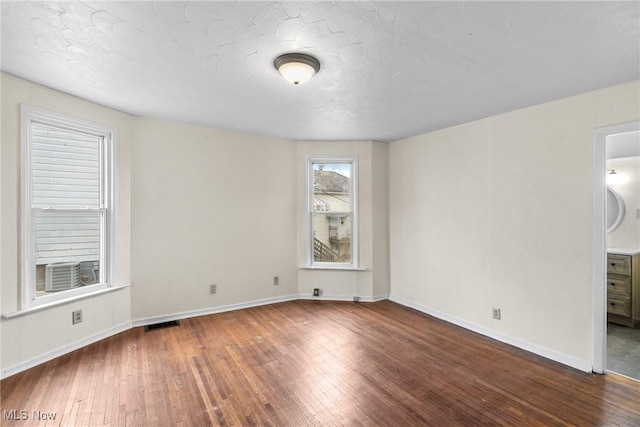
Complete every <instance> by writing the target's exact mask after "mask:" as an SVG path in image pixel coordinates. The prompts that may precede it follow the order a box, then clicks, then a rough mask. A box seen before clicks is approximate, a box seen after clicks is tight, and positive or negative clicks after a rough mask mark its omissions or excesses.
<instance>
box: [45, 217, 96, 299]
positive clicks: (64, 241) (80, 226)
mask: <svg viewBox="0 0 640 427" xmlns="http://www.w3.org/2000/svg"><path fill="white" fill-rule="evenodd" d="M102 215H103V213H102V212H100V211H88V212H87V211H69V212H66V211H65V212H61V211H50V210H45V211H40V210H38V211H36V215H35V220H36V224H35V233H36V248H35V250H36V262H35V264H36V265H35V268H36V294H37V295H42V294H44V293H47V292H58V291H61V290H66V289H72V288H75V287H79V286H85V285H91V284H94V283H99V282H100V247H101V242H100V236H101V234H102V233H101V223H102V218H101V216H102Z"/></svg>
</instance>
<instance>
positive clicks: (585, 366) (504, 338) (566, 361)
mask: <svg viewBox="0 0 640 427" xmlns="http://www.w3.org/2000/svg"><path fill="white" fill-rule="evenodd" d="M389 300H390V301H393V302H395V303H398V304H400V305H404V306H405V307H409V308H413V309H415V310H418V311H420V312H422V313H425V314H428V315H430V316H433V317H436V318H438V319H441V320H444V321H446V322H449V323H453V324H454V325H458V326H461V327H463V328H465V329H468V330H470V331H473V332H477V333H479V334H481V335H484V336H486V337H489V338H493V339H494V340H497V341H500V342H503V343H505V344H509V345H512V346H514V347H518V348H521V349H523V350H526V351H529V352H531V353H534V354H537V355H539V356H542V357H545V358H547V359H550V360H553V361H555V362H558V363H561V364H563V365H567V366H570V367H572V368H575V369H578V370H580V371H584V372H591V371H592V370H593V366H592V364H591V363H589V362H588V361H586V360H582V359H577V358H575V357H573V356H569V355H566V354H564V353H560V352H557V351H555V350H551V349H549V348H546V347H543V346H540V345H537V344H533V343H530V342H528V341H525V340H521V339H518V338H514V337H511V336H509V335H506V334H503V333H500V332H497V331H494V330H493V329H489V328H485V327H484V326H480V325H476V324H475V323H471V322H468V321H466V320H463V319H459V318H457V317H454V316H450V315H448V314H445V313H441V312H438V311H436V310H432V309H430V308H428V307H425V306H423V305H421V304H417V303H414V302H412V301H409V300H407V299H404V298H401V297H398V296H395V295H391V296H389Z"/></svg>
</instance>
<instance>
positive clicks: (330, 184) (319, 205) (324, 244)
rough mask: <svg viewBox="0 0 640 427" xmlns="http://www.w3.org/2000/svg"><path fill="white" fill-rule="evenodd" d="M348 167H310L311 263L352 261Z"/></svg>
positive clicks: (336, 165) (349, 167)
mask: <svg viewBox="0 0 640 427" xmlns="http://www.w3.org/2000/svg"><path fill="white" fill-rule="evenodd" d="M350 170H351V165H349V164H335V165H334V164H314V165H313V238H314V239H313V240H314V242H313V259H314V262H351V228H352V227H351V215H352V212H351V179H350V178H349V175H350Z"/></svg>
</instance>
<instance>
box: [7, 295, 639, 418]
mask: <svg viewBox="0 0 640 427" xmlns="http://www.w3.org/2000/svg"><path fill="white" fill-rule="evenodd" d="M0 386H1V396H2V404H1V406H2V410H3V417H2V421H1V422H0V423H1V424H2V425H3V426H28V425H46V426H57V425H64V426H66V425H71V426H103V425H107V426H149V427H151V426H169V425H171V426H173V425H179V426H208V425H222V426H231V425H233V426H253V425H272V426H309V425H317V426H339V425H348V426H416V425H433V426H470V425H473V426H476V425H506V426H542V425H545V426H567V425H575V426H589V425H601V426H614V425H615V426H638V425H640V383H639V382H635V381H632V380H630V379H627V378H624V377H621V376H617V375H614V374H610V375H606V376H601V375H591V374H586V373H582V372H578V371H575V370H573V369H570V368H567V367H564V366H562V365H559V364H556V363H554V362H551V361H548V360H546V359H543V358H540V357H537V356H533V355H531V354H530V353H527V352H524V351H522V350H518V349H515V348H513V347H510V346H507V345H504V344H501V343H498V342H495V341H493V340H491V339H488V338H485V337H482V336H480V335H477V334H474V333H472V332H469V331H466V330H464V329H461V328H458V327H455V326H452V325H450V324H447V323H445V322H442V321H439V320H436V319H433V318H431V317H428V316H425V315H423V314H421V313H418V312H416V311H413V310H411V309H407V308H405V307H402V306H400V305H397V304H394V303H392V302H389V301H383V302H379V303H348V302H321V301H293V302H287V303H280V304H274V305H269V306H263V307H257V308H252V309H247V310H240V311H234V312H229V313H222V314H216V315H210V316H203V317H197V318H193V319H186V320H182V321H181V325H180V326H178V327H173V328H168V329H158V330H154V331H149V332H145V331H144V328H135V329H132V330H130V331H127V332H124V333H121V334H118V335H116V336H114V337H111V338H108V339H105V340H103V341H100V342H98V343H96V344H94V345H90V346H88V347H85V348H83V349H81V350H78V351H76V352H73V353H71V354H68V355H65V356H63V357H60V358H58V359H55V360H53V361H51V362H48V363H45V364H43V365H40V366H38V367H35V368H33V369H30V370H28V371H25V372H22V373H19V374H16V375H14V376H12V377H9V378H7V379H5V380H3V381H2V383H1V384H0ZM11 410H15V411H16V412H13V413H11V412H7V411H11ZM21 411H25V412H21ZM34 411H41V412H42V413H51V414H55V419H54V420H48V421H38V420H37V419H36V418H34V416H35V415H37V412H36V413H34ZM25 413H26V414H27V417H28V419H27V420H24V421H23V420H8V419H7V418H11V416H12V414H13V415H14V416H15V418H20V417H21V414H25Z"/></svg>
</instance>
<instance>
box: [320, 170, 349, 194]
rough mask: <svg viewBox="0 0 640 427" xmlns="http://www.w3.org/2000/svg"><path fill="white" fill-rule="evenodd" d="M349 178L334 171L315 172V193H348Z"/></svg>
mask: <svg viewBox="0 0 640 427" xmlns="http://www.w3.org/2000/svg"><path fill="white" fill-rule="evenodd" d="M349 181H350V180H349V178H348V177H346V176H344V175H340V174H339V173H337V172H333V171H319V170H314V171H313V188H314V191H315V192H316V193H317V192H323V193H348V192H349V184H350V183H349Z"/></svg>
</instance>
